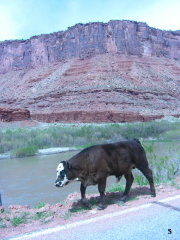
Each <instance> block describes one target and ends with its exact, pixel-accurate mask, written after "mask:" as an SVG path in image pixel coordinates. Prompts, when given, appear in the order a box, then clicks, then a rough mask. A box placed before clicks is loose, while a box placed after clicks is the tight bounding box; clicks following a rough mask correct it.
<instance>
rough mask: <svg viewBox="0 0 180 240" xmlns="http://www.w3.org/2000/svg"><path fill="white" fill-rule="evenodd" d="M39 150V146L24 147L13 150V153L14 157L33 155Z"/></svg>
mask: <svg viewBox="0 0 180 240" xmlns="http://www.w3.org/2000/svg"><path fill="white" fill-rule="evenodd" d="M37 150H38V147H37V146H28V147H22V148H18V149H16V150H15V151H13V153H12V155H13V156H14V157H24V156H33V155H34V154H35V153H36V152H37Z"/></svg>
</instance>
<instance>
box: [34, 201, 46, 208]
mask: <svg viewBox="0 0 180 240" xmlns="http://www.w3.org/2000/svg"><path fill="white" fill-rule="evenodd" d="M44 206H45V203H43V202H39V203H38V204H36V205H35V206H34V208H37V209H39V208H42V207H44Z"/></svg>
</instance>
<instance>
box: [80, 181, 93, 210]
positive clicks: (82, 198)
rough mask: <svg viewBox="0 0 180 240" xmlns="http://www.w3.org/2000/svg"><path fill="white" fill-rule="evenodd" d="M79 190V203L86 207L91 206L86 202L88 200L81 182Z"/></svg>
mask: <svg viewBox="0 0 180 240" xmlns="http://www.w3.org/2000/svg"><path fill="white" fill-rule="evenodd" d="M80 191H81V203H82V204H83V205H84V206H85V207H87V208H89V209H90V208H91V206H90V204H89V203H88V200H87V199H86V187H85V186H84V184H83V183H81V186H80Z"/></svg>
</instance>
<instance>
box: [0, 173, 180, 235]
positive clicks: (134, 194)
mask: <svg viewBox="0 0 180 240" xmlns="http://www.w3.org/2000/svg"><path fill="white" fill-rule="evenodd" d="M156 192H157V196H156V197H155V198H152V197H151V196H150V190H149V186H142V187H140V186H136V185H133V187H132V189H131V192H130V195H129V200H128V201H127V202H126V203H125V204H123V205H122V204H120V202H119V201H118V200H119V198H120V196H121V195H122V192H120V193H119V192H115V193H106V206H107V207H106V209H104V210H101V211H98V210H97V209H96V207H97V204H98V201H99V196H98V195H97V194H94V195H93V194H91V195H88V196H87V198H88V200H89V203H90V204H91V206H92V208H91V209H85V208H84V207H83V206H82V205H81V203H80V193H72V194H70V195H69V196H68V197H67V199H66V200H65V202H64V203H63V204H62V203H57V204H55V205H50V204H46V205H44V206H42V207H41V206H39V207H40V208H30V207H29V206H20V205H10V206H9V207H8V209H5V210H4V211H3V208H2V209H0V210H1V213H0V237H1V238H0V239H3V238H6V237H14V236H16V235H19V234H23V233H28V232H31V231H35V230H40V229H44V228H50V227H55V226H57V225H64V224H67V223H72V222H77V221H79V220H85V219H89V218H93V217H97V216H100V215H103V214H108V213H111V212H114V211H119V210H124V209H127V208H129V207H134V206H138V205H141V204H145V203H150V202H153V201H158V200H160V199H163V198H167V197H172V196H174V195H177V194H180V177H177V178H176V179H175V184H173V185H172V184H160V185H156Z"/></svg>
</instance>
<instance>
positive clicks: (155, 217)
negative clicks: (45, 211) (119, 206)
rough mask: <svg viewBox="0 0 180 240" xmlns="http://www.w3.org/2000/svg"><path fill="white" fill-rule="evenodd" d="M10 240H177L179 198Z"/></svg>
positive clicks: (178, 231) (179, 230) (178, 234)
mask: <svg viewBox="0 0 180 240" xmlns="http://www.w3.org/2000/svg"><path fill="white" fill-rule="evenodd" d="M11 239H13V240H25V239H32V240H67V239H68V240H99V239H101V240H131V239H132V240H180V195H177V196H176V197H172V198H166V199H163V200H161V201H154V203H151V204H144V205H141V206H137V207H133V208H130V209H128V210H124V211H119V212H115V213H111V214H108V215H107V214H106V215H104V216H100V217H96V218H93V219H88V220H85V221H80V222H76V223H72V224H69V225H65V226H59V227H56V228H54V229H49V230H45V231H42V232H37V233H35V234H34V235H25V236H22V237H19V238H11Z"/></svg>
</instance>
